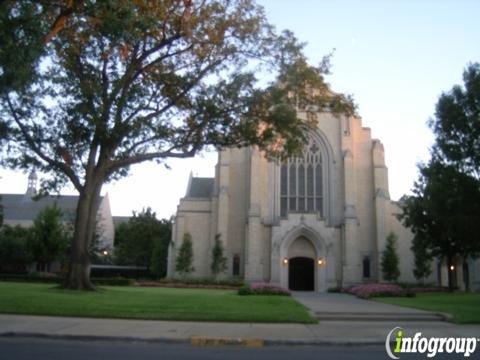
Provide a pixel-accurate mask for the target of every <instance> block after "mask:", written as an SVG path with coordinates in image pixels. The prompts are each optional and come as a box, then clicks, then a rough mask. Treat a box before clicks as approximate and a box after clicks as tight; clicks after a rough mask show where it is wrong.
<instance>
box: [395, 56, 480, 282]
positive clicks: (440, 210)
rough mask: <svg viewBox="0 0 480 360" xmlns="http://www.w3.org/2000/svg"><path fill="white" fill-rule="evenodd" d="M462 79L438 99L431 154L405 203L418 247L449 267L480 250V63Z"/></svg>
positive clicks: (406, 217) (405, 214)
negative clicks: (461, 82)
mask: <svg viewBox="0 0 480 360" xmlns="http://www.w3.org/2000/svg"><path fill="white" fill-rule="evenodd" d="M463 80H464V87H463V88H462V87H461V86H454V87H453V88H452V90H451V91H449V92H447V93H444V94H442V95H441V96H440V98H439V100H438V103H437V106H436V112H435V117H434V119H432V120H431V121H430V123H429V125H430V127H431V129H432V130H433V132H434V134H435V144H434V146H433V150H432V158H431V160H430V162H429V163H428V164H423V165H420V177H419V179H418V180H417V181H416V182H415V185H414V189H413V195H411V196H408V197H404V199H403V204H402V208H403V214H402V216H401V219H402V220H403V223H404V224H405V225H406V226H407V227H409V228H411V230H412V232H413V233H414V234H415V238H416V239H417V241H420V240H418V239H421V244H417V245H416V246H417V247H420V249H419V250H421V251H426V252H428V253H429V254H430V255H431V256H434V257H438V258H439V259H444V260H446V263H447V266H450V265H453V259H454V258H455V257H456V256H461V257H463V258H464V259H467V258H469V257H476V256H478V255H479V254H480V242H479V241H478V233H479V232H480V173H479V169H480V121H479V117H480V65H479V64H472V65H469V66H468V68H467V69H466V70H465V72H464V74H463ZM449 275H451V273H449ZM453 285H454V284H453V279H452V276H449V288H450V289H451V290H453Z"/></svg>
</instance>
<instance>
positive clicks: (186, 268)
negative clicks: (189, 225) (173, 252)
mask: <svg viewBox="0 0 480 360" xmlns="http://www.w3.org/2000/svg"><path fill="white" fill-rule="evenodd" d="M192 264H193V247H192V236H191V235H190V234H189V233H185V234H184V235H183V240H182V245H181V246H180V248H179V249H178V253H177V259H176V262H175V270H176V271H177V272H178V273H179V274H180V276H182V277H185V276H186V275H188V274H190V273H191V272H193V271H195V268H194V267H193V266H192Z"/></svg>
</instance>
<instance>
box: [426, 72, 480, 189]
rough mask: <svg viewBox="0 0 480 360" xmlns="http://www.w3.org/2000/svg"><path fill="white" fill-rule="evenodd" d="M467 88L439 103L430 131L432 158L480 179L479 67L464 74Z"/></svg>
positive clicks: (455, 89)
mask: <svg viewBox="0 0 480 360" xmlns="http://www.w3.org/2000/svg"><path fill="white" fill-rule="evenodd" d="M463 83H464V86H463V87H461V86H459V85H455V86H454V87H453V88H452V90H450V91H449V92H446V93H443V94H442V95H441V96H440V98H439V99H438V102H437V106H436V111H435V117H434V118H433V119H432V120H431V121H430V123H429V125H430V128H431V129H432V130H433V132H434V134H435V144H434V148H433V154H432V155H433V157H434V158H436V159H438V160H439V161H440V162H442V163H444V164H446V165H447V164H448V165H452V166H454V167H455V168H456V169H457V170H458V171H459V172H461V173H463V174H466V175H470V176H472V177H474V178H476V179H477V180H478V179H479V178H480V121H479V117H480V64H479V63H475V64H469V65H468V67H467V68H466V69H465V71H464V72H463Z"/></svg>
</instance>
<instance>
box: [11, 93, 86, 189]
mask: <svg viewBox="0 0 480 360" xmlns="http://www.w3.org/2000/svg"><path fill="white" fill-rule="evenodd" d="M5 100H6V102H7V104H8V107H9V109H10V112H11V114H12V116H13V119H14V121H15V123H16V124H17V126H18V127H19V128H20V131H21V132H22V135H23V137H24V139H25V141H26V142H27V143H28V145H29V147H30V148H31V149H32V150H33V152H35V154H37V155H38V157H40V158H41V159H42V160H43V161H45V162H46V163H48V164H49V165H50V166H53V167H55V168H57V169H58V170H60V171H61V172H63V173H64V174H65V175H66V176H68V178H69V179H70V181H72V183H73V185H74V186H75V188H76V189H77V190H78V191H79V192H80V191H81V190H82V188H83V186H82V184H81V183H80V180H79V179H78V177H77V176H76V175H75V172H74V171H73V169H72V168H71V167H70V166H68V165H67V164H65V163H62V162H60V161H57V160H54V159H52V158H51V157H49V156H47V155H45V154H44V153H43V152H42V150H41V148H40V147H39V146H38V145H37V144H36V143H35V141H34V139H33V138H32V137H31V136H30V134H29V133H28V130H27V128H26V127H25V125H24V124H23V123H22V121H21V120H20V118H19V116H18V114H17V112H16V111H15V109H14V107H13V104H12V102H11V101H10V97H9V96H8V95H7V96H5Z"/></svg>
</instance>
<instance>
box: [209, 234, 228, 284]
mask: <svg viewBox="0 0 480 360" xmlns="http://www.w3.org/2000/svg"><path fill="white" fill-rule="evenodd" d="M220 237H221V235H220V234H217V235H215V244H214V245H213V248H212V264H211V265H210V269H211V270H212V274H213V276H214V277H217V276H218V275H219V274H221V273H223V272H225V270H227V257H226V256H225V255H224V249H223V243H222V240H221V239H220Z"/></svg>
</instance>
